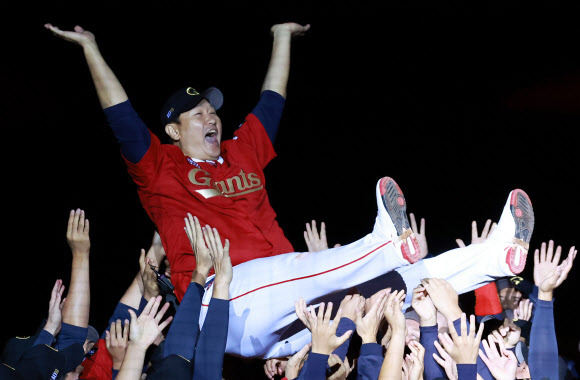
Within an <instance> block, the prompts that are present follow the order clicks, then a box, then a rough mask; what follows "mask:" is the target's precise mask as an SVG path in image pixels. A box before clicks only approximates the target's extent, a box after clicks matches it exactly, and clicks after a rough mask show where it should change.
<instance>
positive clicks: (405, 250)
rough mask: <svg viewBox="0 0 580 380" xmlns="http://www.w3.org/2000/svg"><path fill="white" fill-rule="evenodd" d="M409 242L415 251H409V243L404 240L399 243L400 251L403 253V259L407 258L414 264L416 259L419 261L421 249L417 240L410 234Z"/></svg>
mask: <svg viewBox="0 0 580 380" xmlns="http://www.w3.org/2000/svg"><path fill="white" fill-rule="evenodd" d="M411 242H412V243H413V248H414V249H415V253H414V254H412V253H411V249H410V248H409V244H408V243H407V241H406V240H405V241H404V242H403V243H402V244H401V253H402V254H403V259H405V260H407V261H408V262H410V263H411V264H415V263H416V262H417V261H419V257H420V256H421V249H420V248H419V242H417V239H415V237H413V236H411Z"/></svg>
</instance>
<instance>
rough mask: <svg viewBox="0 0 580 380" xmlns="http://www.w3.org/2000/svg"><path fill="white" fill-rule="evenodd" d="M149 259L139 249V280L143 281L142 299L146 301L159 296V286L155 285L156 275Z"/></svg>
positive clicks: (142, 250)
mask: <svg viewBox="0 0 580 380" xmlns="http://www.w3.org/2000/svg"><path fill="white" fill-rule="evenodd" d="M151 265H152V264H151V258H150V257H147V255H146V254H145V250H144V249H141V255H140V256H139V270H140V272H141V280H142V281H143V298H145V299H146V300H148V299H151V298H153V297H157V296H158V295H159V284H157V275H156V274H155V272H153V269H152V268H151Z"/></svg>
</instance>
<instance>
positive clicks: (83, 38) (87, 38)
mask: <svg viewBox="0 0 580 380" xmlns="http://www.w3.org/2000/svg"><path fill="white" fill-rule="evenodd" d="M44 27H45V28H46V29H48V30H50V31H51V32H52V34H54V35H55V36H57V37H60V38H62V39H63V40H65V41H69V42H72V43H75V44H77V45H80V46H85V45H87V44H91V43H95V35H94V34H93V33H91V32H89V31H88V30H84V29H83V28H81V27H80V26H78V25H77V26H75V27H74V30H73V31H64V30H60V29H59V28H58V27H56V26H53V25H52V24H44Z"/></svg>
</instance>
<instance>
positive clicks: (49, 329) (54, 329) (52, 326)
mask: <svg viewBox="0 0 580 380" xmlns="http://www.w3.org/2000/svg"><path fill="white" fill-rule="evenodd" d="M59 327H60V324H58V325H56V324H53V323H49V322H47V323H46V325H44V330H46V331H47V332H49V333H51V334H52V335H53V336H55V335H56V332H57V331H58V329H59Z"/></svg>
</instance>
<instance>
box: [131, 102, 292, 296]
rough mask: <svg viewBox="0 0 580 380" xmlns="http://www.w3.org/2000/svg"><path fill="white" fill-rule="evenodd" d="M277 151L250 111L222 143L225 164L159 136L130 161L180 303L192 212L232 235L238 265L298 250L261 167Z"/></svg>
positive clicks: (189, 265)
mask: <svg viewBox="0 0 580 380" xmlns="http://www.w3.org/2000/svg"><path fill="white" fill-rule="evenodd" d="M275 156H276V153H275V152H274V148H273V146H272V143H271V141H270V138H269V137H268V135H267V133H266V131H265V129H264V127H263V125H262V123H261V122H260V120H259V119H258V118H257V117H256V116H255V115H254V114H252V113H250V114H249V115H248V116H247V117H246V120H245V122H244V123H243V124H242V125H241V127H240V128H239V129H238V130H237V131H236V133H235V136H234V138H233V139H232V140H227V141H224V142H222V144H221V157H222V158H223V160H220V161H222V163H219V162H215V165H214V164H212V163H208V162H198V163H190V161H189V160H188V157H186V156H185V155H184V154H183V152H182V150H181V149H180V148H179V147H177V146H174V145H170V144H161V142H160V141H159V139H158V138H157V136H155V135H154V134H153V133H151V145H150V147H149V149H148V151H147V153H146V154H145V156H144V157H143V158H142V159H141V160H140V161H139V162H138V163H136V164H133V163H131V162H129V161H128V160H125V162H126V163H127V167H128V170H129V173H130V175H131V177H132V178H133V180H134V181H135V183H136V184H137V186H138V192H139V197H140V199H141V203H142V205H143V207H144V208H145V210H146V211H147V213H148V214H149V216H150V217H151V219H152V220H153V222H154V223H155V225H156V226H157V229H158V231H159V234H160V236H161V241H162V243H163V247H164V248H165V251H166V253H167V258H168V259H169V263H170V265H171V281H172V283H173V284H174V286H175V288H176V289H175V294H176V296H177V298H178V299H179V300H181V298H182V297H183V294H184V293H185V291H186V289H187V286H188V285H189V283H190V281H191V272H192V271H193V270H194V268H195V256H194V253H193V250H192V248H191V245H190V243H189V239H188V238H187V235H186V233H185V230H184V227H185V222H184V218H186V217H187V213H188V212H189V213H191V214H192V215H194V216H197V218H198V219H199V221H200V223H201V225H202V226H203V225H205V224H209V225H210V226H211V227H215V228H217V230H218V231H219V233H220V236H221V237H222V239H226V238H227V239H229V241H230V257H231V260H232V264H233V265H237V264H240V263H243V262H246V261H249V260H252V259H256V258H259V257H266V256H272V255H277V254H281V253H287V252H292V251H293V248H292V245H291V244H290V242H289V241H288V239H287V238H286V237H285V236H284V232H283V231H282V229H281V228H280V227H279V226H278V223H277V222H276V213H275V212H274V210H273V209H272V206H270V202H269V200H268V194H267V193H266V190H265V184H266V179H265V177H264V172H263V169H264V167H265V166H266V165H267V164H268V163H269V162H270V160H272V159H273V158H274V157H275Z"/></svg>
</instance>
